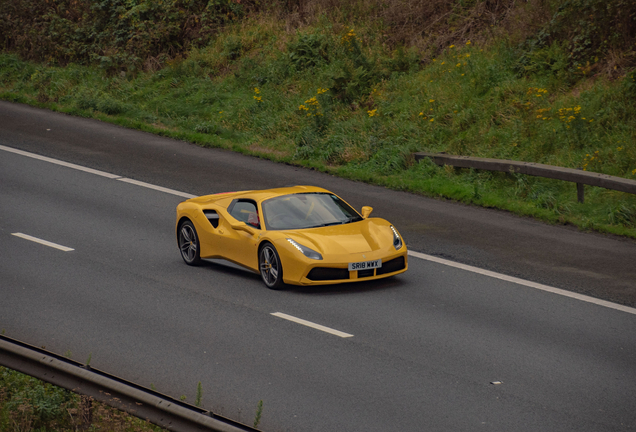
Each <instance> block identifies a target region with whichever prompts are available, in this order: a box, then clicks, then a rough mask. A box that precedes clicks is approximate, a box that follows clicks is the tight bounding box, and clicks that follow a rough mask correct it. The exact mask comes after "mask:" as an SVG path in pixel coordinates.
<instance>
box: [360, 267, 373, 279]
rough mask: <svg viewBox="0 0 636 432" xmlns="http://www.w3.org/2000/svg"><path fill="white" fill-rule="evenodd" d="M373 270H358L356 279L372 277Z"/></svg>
mask: <svg viewBox="0 0 636 432" xmlns="http://www.w3.org/2000/svg"><path fill="white" fill-rule="evenodd" d="M373 270H374V269H369V270H358V278H365V277H369V276H373Z"/></svg>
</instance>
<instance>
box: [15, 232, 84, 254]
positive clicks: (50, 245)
mask: <svg viewBox="0 0 636 432" xmlns="http://www.w3.org/2000/svg"><path fill="white" fill-rule="evenodd" d="M11 235H14V236H16V237H20V238H23V239H25V240H30V241H32V242H35V243H39V244H41V245H44V246H49V247H52V248H55V249H59V250H61V251H64V252H70V251H73V250H75V249H73V248H70V247H66V246H62V245H59V244H57V243H53V242H50V241H46V240H42V239H40V238H37V237H33V236H30V235H28V234H22V233H12V234H11Z"/></svg>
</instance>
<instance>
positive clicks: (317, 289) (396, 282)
mask: <svg viewBox="0 0 636 432" xmlns="http://www.w3.org/2000/svg"><path fill="white" fill-rule="evenodd" d="M202 266H203V267H207V268H209V269H210V270H213V271H215V272H223V273H224V274H226V275H232V277H235V278H237V279H239V278H240V279H241V280H243V281H247V280H250V281H257V282H258V283H259V284H261V285H262V287H263V288H264V289H266V288H265V285H264V284H263V282H262V281H261V277H260V275H258V274H256V273H253V272H251V271H249V270H247V269H245V268H243V267H241V266H239V265H237V264H233V263H231V262H228V261H225V260H216V259H215V260H204V261H203V263H202ZM237 283H238V280H237ZM405 285H406V281H404V280H402V279H401V278H400V275H397V276H391V277H388V278H385V279H378V280H367V281H360V282H347V283H339V284H333V285H312V286H301V285H283V286H282V287H281V288H280V289H278V290H272V293H275V292H279V293H290V294H301V295H318V296H320V295H323V296H324V295H343V294H346V295H351V294H361V293H367V292H372V291H387V290H394V289H399V288H402V287H404V286H405Z"/></svg>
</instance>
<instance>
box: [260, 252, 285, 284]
mask: <svg viewBox="0 0 636 432" xmlns="http://www.w3.org/2000/svg"><path fill="white" fill-rule="evenodd" d="M258 266H259V268H260V271H261V278H262V279H263V282H265V285H267V288H269V289H274V290H275V289H280V288H282V286H283V266H282V264H281V262H280V257H279V256H278V252H276V248H275V247H274V245H273V244H271V243H265V245H264V246H263V247H261V250H260V252H259V253H258Z"/></svg>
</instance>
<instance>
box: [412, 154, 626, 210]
mask: <svg viewBox="0 0 636 432" xmlns="http://www.w3.org/2000/svg"><path fill="white" fill-rule="evenodd" d="M413 156H414V157H415V160H418V161H419V160H420V159H424V158H429V159H431V160H432V161H433V162H435V163H436V164H437V165H449V166H453V167H457V168H474V169H480V170H486V171H502V172H512V173H519V174H527V175H531V176H536V177H545V178H552V179H557V180H563V181H568V182H573V183H576V188H577V196H578V200H579V202H581V203H582V202H584V200H585V195H584V194H585V189H584V186H583V185H589V186H598V187H602V188H605V189H612V190H617V191H621V192H627V193H631V194H636V181H635V180H629V179H626V178H622V177H615V176H610V175H606V174H599V173H593V172H589V171H583V170H579V169H572V168H563V167H557V166H552V165H544V164H540V163H534V162H519V161H512V160H505V159H487V158H477V157H471V156H455V155H447V154H444V153H428V152H418V153H414V154H413Z"/></svg>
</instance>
